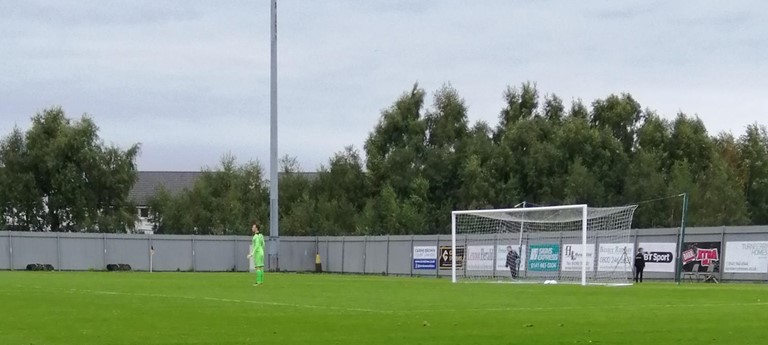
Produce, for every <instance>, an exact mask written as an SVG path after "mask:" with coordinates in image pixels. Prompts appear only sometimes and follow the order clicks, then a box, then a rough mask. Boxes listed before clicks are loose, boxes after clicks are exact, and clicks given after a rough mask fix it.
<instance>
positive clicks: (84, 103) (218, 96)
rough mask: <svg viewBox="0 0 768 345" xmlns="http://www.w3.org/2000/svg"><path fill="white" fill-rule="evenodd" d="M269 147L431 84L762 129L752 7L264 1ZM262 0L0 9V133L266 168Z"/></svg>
mask: <svg viewBox="0 0 768 345" xmlns="http://www.w3.org/2000/svg"><path fill="white" fill-rule="evenodd" d="M278 3H279V5H278V27H279V28H278V30H279V32H278V34H279V35H278V36H279V39H278V60H279V63H278V73H279V82H278V83H279V85H278V88H279V108H278V109H279V117H280V120H279V125H280V129H279V150H280V155H281V156H282V155H284V154H289V155H291V156H296V157H298V159H299V162H300V163H301V165H302V167H303V168H304V169H305V170H314V169H316V168H317V167H318V166H319V165H320V164H324V163H326V162H327V160H328V158H329V157H330V156H331V155H332V154H333V153H334V152H337V151H340V150H341V149H343V147H344V146H345V145H354V146H355V147H356V148H358V149H361V150H362V146H363V142H364V140H365V138H366V137H367V136H368V134H369V132H370V131H371V129H372V128H373V127H374V125H375V124H376V122H377V121H378V119H379V116H380V114H381V110H382V109H384V108H387V107H389V106H390V105H391V104H392V103H393V102H394V101H395V100H396V99H397V97H398V96H399V95H401V94H402V93H403V92H405V91H407V90H409V89H410V88H411V86H412V85H413V83H414V82H418V83H419V84H420V85H421V86H422V87H424V88H425V89H426V90H427V91H428V92H429V94H430V96H429V98H430V99H429V102H428V103H429V104H431V97H432V94H433V93H434V91H435V90H436V89H438V88H439V87H440V86H441V85H443V84H445V83H450V84H452V85H453V86H454V87H455V88H456V89H457V90H458V91H459V93H460V94H461V95H462V96H463V97H464V99H465V100H466V103H467V105H468V107H469V117H470V120H471V121H473V122H474V121H476V120H480V119H482V120H486V121H488V122H490V123H492V124H496V123H497V119H498V114H499V111H500V110H501V108H502V107H503V99H502V93H503V91H504V89H505V88H506V86H507V85H519V84H520V83H522V82H524V81H527V80H530V81H534V82H536V83H537V84H538V87H539V90H540V91H541V92H542V93H555V94H557V95H558V96H560V97H561V98H563V99H564V100H565V101H566V103H570V102H571V101H572V100H573V99H576V98H581V99H583V100H584V101H585V102H587V103H589V102H592V101H593V100H594V99H596V98H603V97H605V96H607V95H609V94H611V93H621V92H629V93H631V94H632V95H633V96H634V97H635V98H636V99H637V100H638V101H639V102H640V103H641V104H642V105H643V106H644V107H647V108H650V109H652V110H656V111H657V112H658V113H659V114H661V115H662V116H664V117H667V118H673V117H674V116H675V114H676V113H677V112H679V111H682V112H685V113H687V114H691V115H694V114H695V115H698V116H699V117H700V118H701V119H703V121H704V123H705V124H706V126H707V128H708V129H709V131H710V133H712V134H716V133H718V132H720V131H728V132H731V133H733V134H734V135H736V136H738V135H741V134H742V133H743V132H744V127H745V126H746V125H748V124H750V123H755V122H759V123H766V122H768V121H766V119H768V68H767V67H766V66H768V2H765V1H733V2H730V1H729V2H725V1H701V0H699V1H637V2H634V1H585V0H580V1H510V0H499V1H491V0H487V1H486V0H482V1H437V0H435V1H427V0H418V1H416V0H408V1H394V0H380V1H372V0H365V1H356V0H347V1H327V0H324V1H309V0H304V1H298V0H291V1H286V0H282V1H278ZM269 58H270V57H269V0H250V1H195V0H184V1H138V0H130V1H86V0H70V1H29V0H23V1H22V0H0V135H2V136H5V135H7V134H8V133H9V132H10V131H11V129H12V128H13V126H14V125H16V126H19V127H20V128H22V129H26V128H28V127H29V125H30V120H29V119H30V117H31V116H32V115H34V114H35V113H36V112H38V111H41V110H42V109H44V108H47V107H50V106H54V105H60V106H62V107H63V108H64V110H65V111H66V112H67V114H68V115H69V116H70V117H79V116H80V115H82V114H84V113H87V114H89V115H90V116H92V117H93V118H94V119H95V120H96V122H97V124H98V125H99V126H100V128H101V132H100V134H101V136H102V138H103V139H104V140H105V141H107V142H108V143H115V144H117V145H120V146H123V147H126V146H127V145H130V144H132V143H141V145H142V153H141V156H140V157H139V160H138V164H139V169H140V170H199V169H200V168H201V167H204V166H215V165H216V164H217V163H218V161H219V159H220V157H221V156H222V155H223V154H224V153H227V152H231V153H232V154H234V155H235V156H237V157H238V160H239V161H241V162H244V161H246V160H251V159H255V160H259V161H260V162H262V164H264V167H265V168H267V164H268V163H269V67H270V65H269V63H270V60H269Z"/></svg>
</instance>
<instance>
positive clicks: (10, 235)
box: [8, 231, 14, 271]
mask: <svg viewBox="0 0 768 345" xmlns="http://www.w3.org/2000/svg"><path fill="white" fill-rule="evenodd" d="M8 256H9V257H8V264H9V265H10V266H11V267H9V268H10V270H11V271H13V269H14V267H13V231H8Z"/></svg>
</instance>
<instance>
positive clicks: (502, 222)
mask: <svg viewBox="0 0 768 345" xmlns="http://www.w3.org/2000/svg"><path fill="white" fill-rule="evenodd" d="M636 208H637V205H630V206H622V207H607V208H595V207H588V206H587V205H568V206H549V207H530V208H512V209H498V210H473V211H454V212H452V227H451V228H452V236H451V245H452V248H453V253H454V254H455V255H452V258H451V261H452V262H451V277H452V281H453V282H454V283H455V282H458V281H497V282H505V281H506V282H532V283H574V284H582V285H586V284H614V285H619V284H631V282H632V280H631V277H632V269H633V264H632V262H633V259H634V250H635V246H634V243H632V242H631V241H630V228H631V226H632V216H633V214H634V212H635V209H636Z"/></svg>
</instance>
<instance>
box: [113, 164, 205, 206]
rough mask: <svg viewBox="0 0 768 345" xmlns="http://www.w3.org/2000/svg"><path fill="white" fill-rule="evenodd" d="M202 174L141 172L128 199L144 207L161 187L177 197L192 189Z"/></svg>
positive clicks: (193, 172)
mask: <svg viewBox="0 0 768 345" xmlns="http://www.w3.org/2000/svg"><path fill="white" fill-rule="evenodd" d="M202 174H203V173H202V172H199V171H139V172H138V179H137V180H136V183H135V184H134V185H133V188H131V191H130V192H129V193H128V198H129V199H130V200H132V201H133V202H134V203H136V205H138V206H144V205H147V204H148V203H149V199H150V198H152V196H154V195H155V193H157V191H158V190H159V189H160V187H164V188H165V190H166V191H168V192H169V193H171V194H172V195H175V194H178V193H181V192H182V191H184V190H185V189H190V188H192V186H193V185H194V184H195V181H197V179H198V178H200V176H201V175H202Z"/></svg>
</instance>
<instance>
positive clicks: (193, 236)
mask: <svg viewBox="0 0 768 345" xmlns="http://www.w3.org/2000/svg"><path fill="white" fill-rule="evenodd" d="M195 261H197V260H196V259H195V235H192V272H194V271H197V265H196V264H195Z"/></svg>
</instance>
